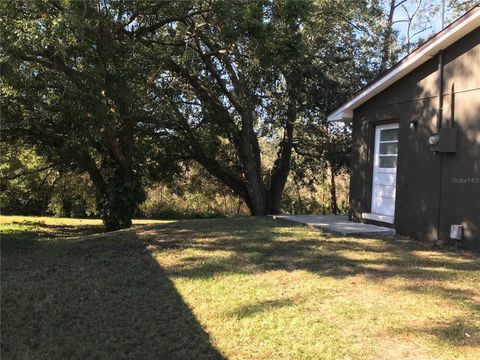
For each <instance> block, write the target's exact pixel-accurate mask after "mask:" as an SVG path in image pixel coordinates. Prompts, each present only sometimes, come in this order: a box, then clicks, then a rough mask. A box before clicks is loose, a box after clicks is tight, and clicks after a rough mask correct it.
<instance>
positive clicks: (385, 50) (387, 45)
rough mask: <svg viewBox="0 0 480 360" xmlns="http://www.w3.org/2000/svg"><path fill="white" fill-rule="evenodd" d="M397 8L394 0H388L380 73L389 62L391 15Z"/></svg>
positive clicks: (391, 29) (391, 34)
mask: <svg viewBox="0 0 480 360" xmlns="http://www.w3.org/2000/svg"><path fill="white" fill-rule="evenodd" d="M396 8H397V4H396V0H390V9H389V12H388V18H387V24H386V26H385V33H384V38H383V45H382V53H381V54H382V55H381V60H380V69H379V70H380V73H382V72H384V71H385V70H386V69H387V68H388V66H389V62H390V57H391V51H392V36H393V16H394V14H395V10H396Z"/></svg>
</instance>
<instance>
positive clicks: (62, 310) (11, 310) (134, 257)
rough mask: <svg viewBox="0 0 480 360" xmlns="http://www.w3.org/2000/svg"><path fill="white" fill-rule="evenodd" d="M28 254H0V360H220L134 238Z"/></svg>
mask: <svg viewBox="0 0 480 360" xmlns="http://www.w3.org/2000/svg"><path fill="white" fill-rule="evenodd" d="M17 235H18V234H17ZM11 241H13V240H11ZM30 250H31V251H29V252H28V253H25V252H20V251H12V252H8V253H6V254H3V256H2V263H1V268H2V269H1V270H2V299H1V300H2V323H1V332H2V339H1V342H2V344H1V358H2V359H12V358H32V359H53V358H58V359H86V358H92V359H93V358H100V359H110V358H111V359H125V358H128V359H223V358H224V357H223V356H222V354H221V353H220V352H219V351H218V350H216V349H215V347H214V346H213V345H212V344H211V342H210V339H209V336H208V334H207V333H206V332H205V331H204V329H203V328H202V326H201V325H200V323H199V322H198V321H197V320H196V318H195V316H194V315H193V313H192V311H191V310H190V309H189V307H188V305H187V304H186V303H185V302H184V301H183V299H182V297H181V296H180V294H179V293H178V292H177V290H176V289H175V286H174V285H173V283H172V282H171V280H170V279H169V278H168V276H167V275H166V273H165V271H164V270H163V269H162V268H161V267H159V265H158V263H157V262H156V261H155V260H154V259H153V258H152V256H151V254H150V252H149V251H147V250H146V249H145V246H144V244H143V242H142V241H141V240H140V239H139V238H138V237H137V236H136V235H135V233H134V232H131V233H129V234H128V236H125V237H124V238H123V239H118V238H115V237H114V238H109V237H108V235H105V238H103V239H101V240H98V241H86V242H72V241H68V240H67V241H62V242H51V241H49V242H43V243H42V242H40V243H37V244H36V246H33V247H31V248H30Z"/></svg>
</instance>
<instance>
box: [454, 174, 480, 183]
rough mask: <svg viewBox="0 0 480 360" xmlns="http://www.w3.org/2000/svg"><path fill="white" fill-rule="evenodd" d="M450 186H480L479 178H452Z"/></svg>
mask: <svg viewBox="0 0 480 360" xmlns="http://www.w3.org/2000/svg"><path fill="white" fill-rule="evenodd" d="M450 181H451V183H452V184H480V177H475V176H472V177H452V178H451V179H450Z"/></svg>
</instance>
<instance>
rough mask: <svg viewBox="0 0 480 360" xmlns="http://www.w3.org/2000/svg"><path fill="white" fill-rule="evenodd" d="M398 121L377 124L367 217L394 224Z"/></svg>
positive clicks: (365, 215)
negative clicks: (370, 200)
mask: <svg viewBox="0 0 480 360" xmlns="http://www.w3.org/2000/svg"><path fill="white" fill-rule="evenodd" d="M397 157H398V123H391V124H384V125H377V126H376V127H375V145H374V156H373V174H372V206H371V213H370V214H362V217H363V218H365V219H371V220H377V221H383V222H387V223H390V224H392V223H393V222H394V216H395V199H396V189H397Z"/></svg>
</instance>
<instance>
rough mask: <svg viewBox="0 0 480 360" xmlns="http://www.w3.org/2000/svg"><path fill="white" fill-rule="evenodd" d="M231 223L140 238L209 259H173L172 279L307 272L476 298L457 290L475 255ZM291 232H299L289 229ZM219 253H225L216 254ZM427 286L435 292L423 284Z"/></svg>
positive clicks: (178, 227) (479, 268)
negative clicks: (401, 281)
mask: <svg viewBox="0 0 480 360" xmlns="http://www.w3.org/2000/svg"><path fill="white" fill-rule="evenodd" d="M228 221H229V222H228V223H226V222H225V220H223V223H221V222H218V221H215V220H213V221H209V222H202V221H192V222H187V223H183V224H170V225H168V226H165V227H162V228H157V229H153V230H151V231H149V232H146V233H145V235H146V236H145V237H144V240H145V241H146V242H147V243H149V246H150V247H152V248H153V249H155V247H156V246H159V248H158V249H157V250H158V251H161V249H162V246H163V245H162V241H164V240H162V239H164V238H165V237H168V239H169V242H171V243H176V244H177V245H178V247H182V246H188V247H189V248H190V249H198V250H201V251H205V252H206V253H208V254H210V255H209V256H208V257H195V256H190V257H186V258H183V259H182V258H181V259H179V260H178V261H176V262H175V265H172V266H171V267H169V268H168V269H167V270H168V274H169V275H171V276H176V277H185V278H210V277H213V276H218V275H221V274H238V273H244V274H248V273H257V272H266V271H275V270H284V271H294V270H304V271H308V272H311V273H315V274H318V275H321V276H328V277H333V278H345V277H348V276H355V275H359V274H360V275H364V276H366V277H367V278H369V279H370V280H371V281H377V282H383V281H385V280H387V279H389V278H401V279H404V280H406V281H407V283H409V284H411V286H406V287H404V288H402V289H399V290H407V291H412V292H416V293H425V294H430V295H434V296H438V297H442V298H445V299H455V300H464V299H471V298H472V297H475V295H477V296H478V295H479V294H475V293H474V292H473V291H463V290H462V289H459V288H458V289H457V288H456V286H455V284H456V280H461V277H462V276H463V274H465V272H480V258H479V257H478V255H475V254H472V253H464V254H458V253H454V252H452V251H449V250H448V249H447V250H438V249H437V250H432V248H431V245H430V244H428V243H420V242H416V241H411V240H409V239H406V238H401V237H384V238H371V239H369V240H365V239H364V238H361V237H351V238H342V237H338V236H335V235H332V234H328V233H322V232H320V231H314V232H311V231H308V229H306V228H305V227H303V226H302V225H296V224H292V223H285V222H283V221H273V220H269V219H264V220H261V221H259V219H241V220H240V219H231V220H228ZM225 224H228V225H225ZM292 228H294V229H296V230H297V231H296V232H295V231H293V232H292V231H289V229H292ZM282 229H283V230H285V231H282ZM302 230H305V231H304V232H302ZM195 239H198V240H195ZM153 251H155V250H153ZM217 251H218V252H221V254H222V255H221V256H215V252H217ZM225 252H227V254H225ZM355 255H357V256H355ZM432 281H434V282H435V286H427V285H428V283H429V282H432ZM447 285H448V286H447ZM470 307H471V308H472V309H474V310H479V307H480V305H479V303H478V302H476V301H473V302H470Z"/></svg>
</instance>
